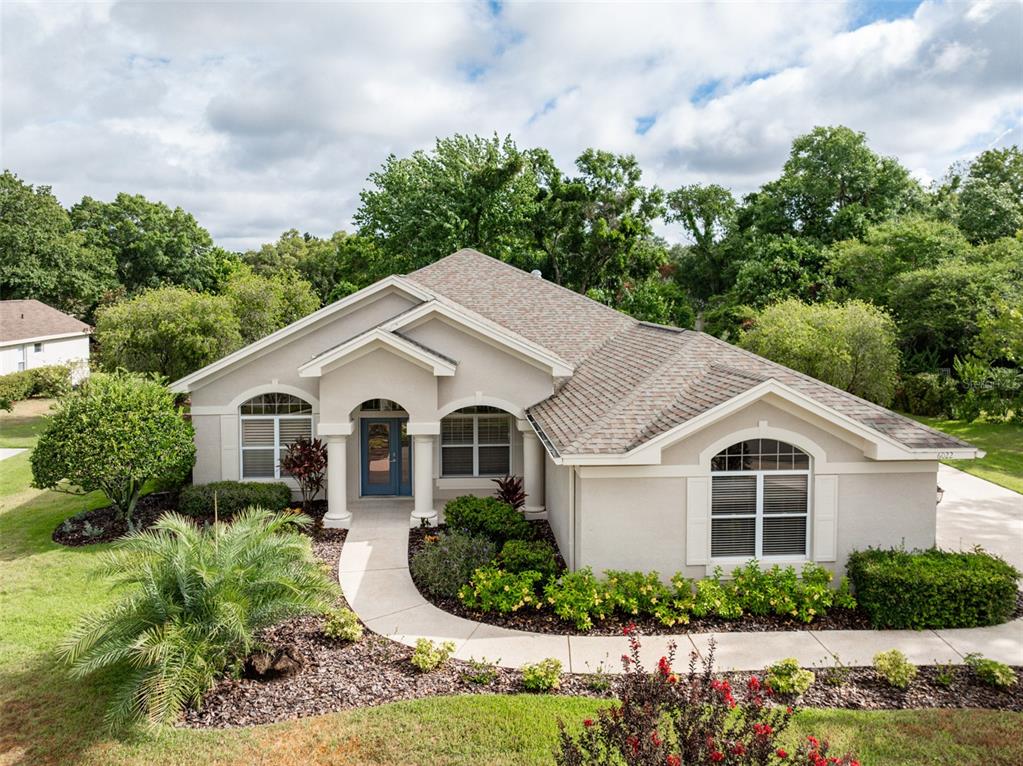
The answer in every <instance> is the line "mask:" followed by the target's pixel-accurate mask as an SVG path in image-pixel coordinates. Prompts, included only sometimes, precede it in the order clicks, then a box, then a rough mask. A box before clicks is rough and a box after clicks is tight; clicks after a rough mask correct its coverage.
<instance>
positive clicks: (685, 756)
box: [554, 628, 858, 766]
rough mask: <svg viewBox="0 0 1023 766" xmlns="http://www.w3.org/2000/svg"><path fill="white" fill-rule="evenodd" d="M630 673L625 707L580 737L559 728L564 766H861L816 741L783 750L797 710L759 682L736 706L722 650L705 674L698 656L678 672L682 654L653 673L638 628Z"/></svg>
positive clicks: (624, 683) (619, 689) (618, 693)
mask: <svg viewBox="0 0 1023 766" xmlns="http://www.w3.org/2000/svg"><path fill="white" fill-rule="evenodd" d="M626 635H628V636H629V653H628V654H626V655H623V656H622V665H623V666H624V670H625V672H624V673H623V674H622V675H621V676H619V678H618V679H617V681H616V682H615V697H616V698H617V700H618V701H619V703H620V704H618V705H615V706H612V707H607V708H604V709H602V710H600V711H598V712H597V715H596V717H595V718H587V719H586V720H584V721H583V730H582V732H580V733H579V734H578V735H572V734H569V732H568V731H567V729H566V728H565V726H564V723H563V722H559V724H558V726H559V730H560V734H559V747H558V749H557V750H555V753H554V758H555V761H556V763H557V764H559V766H583V764H594V763H601V764H610V763H616V764H617V763H621V764H625V765H626V766H641V765H642V766H646V765H647V764H651V765H652V764H658V766H660V765H662V764H663V766H683V765H684V766H704V765H705V764H708V765H709V764H719V763H720V764H727V765H728V766H732V765H738V766H766V765H768V764H799V766H804V765H805V766H835V765H837V766H858V764H857V762H856V761H855V760H854V759H853V758H852V757H851V756H848V755H847V756H844V757H842V758H839V757H836V756H832V755H829V753H828V750H829V747H828V743H827V742H820V741H819V740H817V739H816V738H813V737H808V738H807V740H806V741H805V742H803V743H802V744H800V746H799V747H798V748H797V749H796V750H795V751H794V752H793V753H788V752H787V751H786V750H785V749H783V748H782V747H781V746H780V744H779V738H780V737H781V735H782V733H783V732H784V731H785V730H786V729H787V728H788V725H789V723H790V721H791V719H792V716H793V715H794V714H795V711H794V710H793V709H792V708H791V707H782V706H779V705H773V704H771V703H770V697H771V690H770V688H769V687H767V686H765V685H764V684H763V683H762V682H761V680H760V679H759V678H758V677H757V676H753V677H751V678H750V680H749V682H748V684H747V687H746V689H744V690H743V691H742V693H741V694H742V696H743V697H744V700H743V701H739V700H738V699H736V696H735V695H736V690H733V688H732V686H731V685H730V684H729V682H728V681H722V680H718V679H715V678H714V674H713V661H714V659H713V658H714V647H713V644H712V645H711V648H710V652H709V653H708V656H707V658H706V659H705V660H704V661H703V663H702V668H701V669H700V670H697V656H696V654H695V653H693V654H692V655H690V659H689V668H688V672H686V673H684V674H679V673H676V672H675V671H674V669H673V664H674V660H675V647H674V645H672V646H670V648H669V651H668V654H667V656H664V657H661V659H660V661H659V662H658V663H657V668H656V669H655V670H653V671H652V672H647V671H646V670H645V669H644V668H643V665H642V663H641V662H640V656H639V655H640V640H639V638H638V637H637V636H636V635H635V632H634V630H632V629H631V628H627V629H626Z"/></svg>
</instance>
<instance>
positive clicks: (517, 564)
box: [498, 540, 558, 580]
mask: <svg viewBox="0 0 1023 766" xmlns="http://www.w3.org/2000/svg"><path fill="white" fill-rule="evenodd" d="M498 561H499V562H500V564H501V566H502V567H504V568H505V569H507V570H508V571H509V572H526V571H530V570H531V571H533V572H539V573H540V574H542V575H543V577H544V579H545V580H548V579H550V578H552V577H554V576H555V575H557V573H558V554H557V552H556V551H555V550H554V548H553V547H552V546H551V544H550V543H549V542H547V541H546V540H509V541H508V542H506V543H505V544H504V547H503V548H501V555H500V556H499V557H498Z"/></svg>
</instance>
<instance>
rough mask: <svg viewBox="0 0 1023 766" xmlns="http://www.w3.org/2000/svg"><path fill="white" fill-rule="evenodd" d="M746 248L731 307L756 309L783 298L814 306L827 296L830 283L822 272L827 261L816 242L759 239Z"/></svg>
mask: <svg viewBox="0 0 1023 766" xmlns="http://www.w3.org/2000/svg"><path fill="white" fill-rule="evenodd" d="M746 244H747V247H748V248H749V252H748V254H747V256H746V258H745V259H744V260H743V261H742V262H741V263H740V265H739V268H738V271H737V272H736V275H735V284H734V285H733V287H732V289H731V291H730V292H729V296H730V300H731V301H732V302H733V303H737V304H742V305H747V306H753V307H756V308H759V307H762V306H766V305H767V304H769V303H774V302H776V301H780V300H784V299H786V298H798V299H799V300H802V301H805V302H816V301H819V300H823V299H824V298H826V297H828V295H829V294H830V291H831V279H830V276H829V275H828V273H827V271H826V270H825V268H824V264H825V263H826V260H827V259H826V256H825V254H824V249H823V248H822V247H821V246H820V245H819V244H818V243H817V242H816V241H814V240H812V239H807V238H805V237H794V236H759V237H754V238H751V239H748V240H746Z"/></svg>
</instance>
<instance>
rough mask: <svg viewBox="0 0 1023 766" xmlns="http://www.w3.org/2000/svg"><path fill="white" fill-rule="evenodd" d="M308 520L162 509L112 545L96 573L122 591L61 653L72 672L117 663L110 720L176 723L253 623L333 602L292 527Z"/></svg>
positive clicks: (237, 659) (242, 644) (234, 663)
mask: <svg viewBox="0 0 1023 766" xmlns="http://www.w3.org/2000/svg"><path fill="white" fill-rule="evenodd" d="M308 523H309V519H308V517H305V516H296V515H278V514H273V513H270V512H268V511H264V510H261V509H249V510H248V511H246V512H244V513H242V514H240V515H238V516H236V517H235V519H234V521H233V522H232V523H230V524H227V523H223V522H217V523H215V524H213V525H211V526H209V527H207V528H199V527H197V526H196V525H195V524H194V523H193V522H192V521H190V520H189V519H187V518H185V517H184V516H179V515H177V514H167V515H166V516H164V517H163V518H161V519H160V520H159V521H158V522H157V523H156V524H154V525H153V527H151V528H150V529H149V530H147V531H145V532H138V533H135V534H132V535H130V536H128V537H126V538H124V539H123V540H121V541H120V542H118V543H117V544H116V545H115V548H114V550H113V551H111V552H110V553H108V554H107V556H106V557H105V560H104V562H103V569H102V571H103V572H104V573H105V574H107V575H109V576H111V577H112V578H113V580H114V583H115V585H117V586H121V587H123V588H125V589H126V595H125V596H124V597H122V598H121V599H120V600H119V601H118V602H117V603H115V604H114V605H113V606H112V607H110V608H109V609H106V610H105V611H102V612H100V613H98V614H95V615H92V616H90V617H87V618H85V619H84V620H82V622H81V623H80V624H79V625H78V627H77V628H76V629H75V630H74V631H73V632H72V633H71V635H70V636H69V637H68V638H67V640H66V641H65V642H64V644H63V646H62V647H61V650H60V651H61V655H62V658H63V659H64V660H66V661H67V662H69V663H70V664H71V668H72V671H71V672H72V675H73V676H75V677H81V676H84V675H87V674H89V673H92V672H95V671H97V670H100V669H102V668H108V667H111V666H118V667H121V668H123V670H124V673H123V675H122V676H121V680H120V682H119V685H118V689H117V692H116V693H115V695H114V698H113V699H112V700H111V706H110V710H109V714H108V717H109V719H110V721H111V723H113V724H118V723H123V722H127V721H133V720H142V721H147V722H149V723H151V724H165V723H170V722H172V721H173V720H175V719H176V718H177V716H178V715H179V714H180V712H181V710H182V708H183V707H184V706H185V705H186V704H188V703H191V704H199V703H200V702H201V700H202V696H203V694H204V693H205V692H207V691H208V690H209V689H210V688H211V687H212V686H213V684H214V683H215V682H216V681H217V679H218V678H220V677H221V676H222V675H223V674H224V673H225V672H229V671H234V670H237V669H238V668H239V667H240V665H241V663H242V661H243V660H244V659H245V657H247V656H248V655H249V654H250V653H251V652H252V651H253V649H254V648H256V634H257V632H258V631H259V630H260V629H261V628H263V627H266V626H268V625H272V624H274V623H275V622H278V621H280V620H282V619H285V618H288V617H291V616H294V615H298V614H306V613H312V612H315V611H320V610H322V609H324V608H326V607H328V606H329V604H330V601H331V600H332V597H333V595H334V594H335V592H336V590H335V586H334V584H333V582H332V581H331V580H330V579H329V578H328V577H327V574H326V572H325V571H324V568H323V567H322V565H321V564H320V563H319V562H318V561H317V560H316V559H315V557H314V556H313V554H312V550H311V547H310V544H309V539H308V538H307V537H306V536H305V535H303V534H301V533H300V532H299V531H298V530H297V529H296V526H297V525H305V524H308Z"/></svg>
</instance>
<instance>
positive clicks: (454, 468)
mask: <svg viewBox="0 0 1023 766" xmlns="http://www.w3.org/2000/svg"><path fill="white" fill-rule="evenodd" d="M440 434H441V440H440V441H441V447H440V449H441V457H440V461H441V476H506V475H507V474H508V473H510V472H511V418H510V417H509V416H508V415H507V414H505V413H503V412H501V410H499V409H497V408H496V407H464V408H463V409H460V410H457V411H456V412H453V413H452V414H450V415H448V416H447V417H446V418H444V419H443V420H441V424H440Z"/></svg>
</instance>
